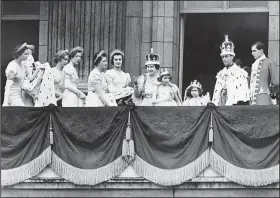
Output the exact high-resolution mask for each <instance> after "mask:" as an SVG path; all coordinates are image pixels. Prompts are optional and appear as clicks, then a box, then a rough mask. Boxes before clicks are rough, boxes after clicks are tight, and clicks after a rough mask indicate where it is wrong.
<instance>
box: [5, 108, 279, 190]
mask: <svg viewBox="0 0 280 198" xmlns="http://www.w3.org/2000/svg"><path fill="white" fill-rule="evenodd" d="M278 108H279V106H233V107H213V106H207V107H135V108H129V107H102V108H61V107H38V108H27V107H4V108H2V123H1V126H2V130H1V131H2V135H1V152H2V153H1V185H2V186H6V185H13V184H16V183H19V182H22V181H24V180H25V179H29V178H31V177H33V176H35V175H37V174H38V173H39V172H40V171H41V170H43V169H44V168H45V167H46V166H47V165H48V164H50V166H51V168H52V169H54V170H55V171H56V172H57V173H58V174H60V175H61V177H62V178H64V179H67V180H69V181H71V182H73V183H75V184H86V185H95V184H98V183H101V182H103V181H106V180H109V179H111V178H113V177H115V176H117V175H119V174H120V173H121V172H123V170H124V169H125V168H126V167H127V166H128V165H129V164H131V165H132V167H133V168H134V169H135V171H136V172H137V173H138V174H139V175H140V176H142V177H144V178H146V179H148V180H150V181H152V182H154V183H156V184H159V185H164V186H172V185H178V184H181V183H183V182H185V181H187V180H189V179H191V178H194V177H195V176H197V175H198V174H199V173H200V172H201V171H202V170H203V169H205V168H206V167H207V166H209V165H210V166H212V168H213V169H214V170H216V171H217V172H219V173H220V174H221V175H223V176H225V177H226V178H228V179H229V180H231V181H234V182H237V183H239V184H242V185H249V186H262V185H267V184H270V183H274V182H279V109H278ZM50 118H51V119H50ZM129 118H130V124H131V125H129V126H130V127H128V128H127V126H128V123H129V122H128V121H129ZM50 123H52V128H53V129H52V131H53V143H52V147H50V127H49V125H50ZM212 123H213V130H214V141H213V143H209V141H208V138H209V129H210V125H211V124H212ZM128 134H129V135H128ZM130 136H131V139H132V140H130ZM51 149H52V150H51ZM134 153H135V155H134ZM127 155H130V156H127Z"/></svg>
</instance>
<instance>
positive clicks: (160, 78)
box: [157, 74, 172, 82]
mask: <svg viewBox="0 0 280 198" xmlns="http://www.w3.org/2000/svg"><path fill="white" fill-rule="evenodd" d="M163 76H168V77H169V82H171V80H172V76H171V75H170V74H164V75H160V76H159V77H158V78H157V80H158V81H159V82H161V81H162V77H163Z"/></svg>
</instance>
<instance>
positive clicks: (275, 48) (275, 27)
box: [268, 1, 279, 68]
mask: <svg viewBox="0 0 280 198" xmlns="http://www.w3.org/2000/svg"><path fill="white" fill-rule="evenodd" d="M268 8H269V37H268V57H269V58H271V59H272V60H273V61H276V64H277V65H278V68H279V1H268Z"/></svg>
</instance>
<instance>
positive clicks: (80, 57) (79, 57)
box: [71, 52, 82, 65]
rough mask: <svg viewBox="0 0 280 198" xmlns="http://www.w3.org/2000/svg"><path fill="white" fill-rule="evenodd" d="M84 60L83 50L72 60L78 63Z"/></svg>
mask: <svg viewBox="0 0 280 198" xmlns="http://www.w3.org/2000/svg"><path fill="white" fill-rule="evenodd" d="M81 60H82V52H78V53H77V54H76V55H75V56H74V57H73V58H72V59H71V62H72V63H74V64H75V65H78V64H79V63H80V62H81Z"/></svg>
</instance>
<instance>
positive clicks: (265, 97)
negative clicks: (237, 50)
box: [250, 41, 279, 105]
mask: <svg viewBox="0 0 280 198" xmlns="http://www.w3.org/2000/svg"><path fill="white" fill-rule="evenodd" d="M264 47H265V46H264V44H263V43H262V42H260V41H258V42H256V43H254V44H253V45H252V48H251V50H252V55H253V57H254V59H255V60H256V61H255V62H254V63H253V64H252V72H251V82H250V104H251V105H271V104H272V103H271V102H272V100H271V99H275V98H277V101H278V103H279V69H278V68H277V65H276V63H275V62H274V61H272V60H271V59H269V58H267V57H266V56H265V54H264Z"/></svg>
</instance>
